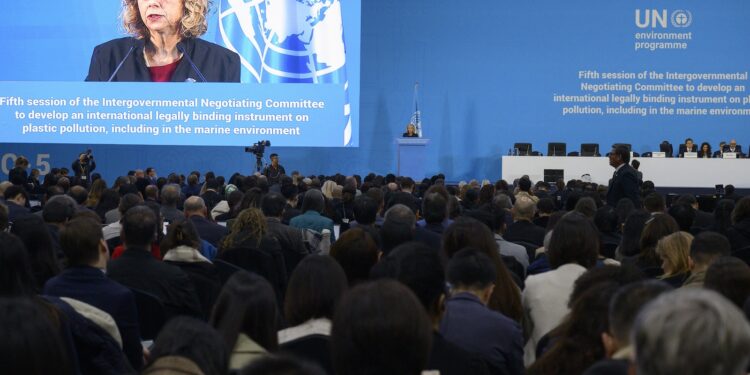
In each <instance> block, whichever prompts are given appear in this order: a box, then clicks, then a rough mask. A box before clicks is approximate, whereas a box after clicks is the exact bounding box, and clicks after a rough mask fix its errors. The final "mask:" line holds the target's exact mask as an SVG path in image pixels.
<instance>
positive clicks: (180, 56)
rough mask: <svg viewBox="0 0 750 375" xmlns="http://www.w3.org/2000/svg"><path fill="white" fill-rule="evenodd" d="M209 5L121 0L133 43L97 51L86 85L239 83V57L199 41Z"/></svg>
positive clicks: (205, 0) (186, 0) (204, 0)
mask: <svg viewBox="0 0 750 375" xmlns="http://www.w3.org/2000/svg"><path fill="white" fill-rule="evenodd" d="M210 5H211V2H210V1H209V0H122V12H121V18H122V24H123V27H124V29H125V31H126V32H127V33H128V34H130V35H131V36H130V37H126V38H120V39H114V40H111V41H109V42H106V43H104V44H101V45H99V46H97V47H96V48H94V53H93V55H92V56H91V65H90V66H89V74H88V76H87V77H86V80H87V81H130V82H183V81H185V82H239V81H240V58H239V55H237V54H236V53H235V52H233V51H230V50H228V49H226V48H224V47H221V46H218V45H216V44H213V43H210V42H207V41H205V40H202V39H199V38H198V37H200V36H201V35H203V34H204V33H205V32H206V30H207V29H208V22H207V20H206V16H207V15H208V11H209V8H210Z"/></svg>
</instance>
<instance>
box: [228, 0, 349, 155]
mask: <svg viewBox="0 0 750 375" xmlns="http://www.w3.org/2000/svg"><path fill="white" fill-rule="evenodd" d="M341 14H342V12H341V2H340V0H221V3H220V5H219V25H218V26H219V32H218V35H219V38H220V40H219V41H218V42H219V43H220V44H222V45H224V46H225V47H227V48H229V49H231V50H233V51H235V52H237V53H238V54H239V55H240V59H241V61H242V82H245V83H336V84H343V85H344V90H345V95H346V99H345V105H344V115H345V121H344V122H345V124H344V140H343V141H344V145H348V144H349V143H350V141H351V115H350V109H349V94H348V88H349V84H348V81H347V77H346V45H345V43H344V27H343V22H342V16H341Z"/></svg>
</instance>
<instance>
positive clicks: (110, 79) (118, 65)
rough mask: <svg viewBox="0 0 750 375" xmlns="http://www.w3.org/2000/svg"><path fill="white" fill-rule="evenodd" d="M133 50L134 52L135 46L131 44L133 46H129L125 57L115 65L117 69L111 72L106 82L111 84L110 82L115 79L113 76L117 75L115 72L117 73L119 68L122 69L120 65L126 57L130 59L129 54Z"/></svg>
mask: <svg viewBox="0 0 750 375" xmlns="http://www.w3.org/2000/svg"><path fill="white" fill-rule="evenodd" d="M133 50H135V44H133V45H131V46H130V49H129V50H128V53H126V54H125V57H124V58H123V59H122V61H120V63H119V64H117V68H115V71H114V72H112V75H111V76H109V79H108V80H107V82H112V80H113V79H114V78H115V75H117V72H119V71H120V68H122V64H124V63H125V61H126V60H127V59H128V57H130V54H132V53H133Z"/></svg>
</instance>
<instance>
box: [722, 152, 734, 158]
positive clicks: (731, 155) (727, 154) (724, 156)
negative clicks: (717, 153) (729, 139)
mask: <svg viewBox="0 0 750 375" xmlns="http://www.w3.org/2000/svg"><path fill="white" fill-rule="evenodd" d="M722 158H724V159H737V153H736V152H725V153H724V154H723V156H722Z"/></svg>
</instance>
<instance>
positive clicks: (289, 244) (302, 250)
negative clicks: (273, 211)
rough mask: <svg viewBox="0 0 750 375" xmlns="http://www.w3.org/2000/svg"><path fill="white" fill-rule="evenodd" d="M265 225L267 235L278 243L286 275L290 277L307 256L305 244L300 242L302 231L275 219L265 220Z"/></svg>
mask: <svg viewBox="0 0 750 375" xmlns="http://www.w3.org/2000/svg"><path fill="white" fill-rule="evenodd" d="M266 223H267V224H268V234H269V235H270V236H272V237H274V238H276V241H279V246H281V254H282V255H283V256H284V263H285V264H286V272H287V275H291V274H292V271H294V268H295V267H297V264H298V263H299V262H300V261H301V260H302V258H304V257H306V256H307V254H309V253H308V252H307V248H306V247H305V242H304V241H303V240H302V231H300V230H299V229H297V228H291V227H289V226H288V225H284V224H282V223H281V220H279V219H277V218H275V217H269V218H266Z"/></svg>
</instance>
